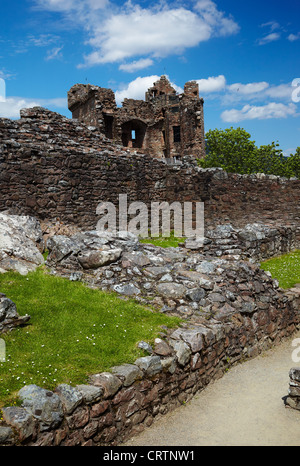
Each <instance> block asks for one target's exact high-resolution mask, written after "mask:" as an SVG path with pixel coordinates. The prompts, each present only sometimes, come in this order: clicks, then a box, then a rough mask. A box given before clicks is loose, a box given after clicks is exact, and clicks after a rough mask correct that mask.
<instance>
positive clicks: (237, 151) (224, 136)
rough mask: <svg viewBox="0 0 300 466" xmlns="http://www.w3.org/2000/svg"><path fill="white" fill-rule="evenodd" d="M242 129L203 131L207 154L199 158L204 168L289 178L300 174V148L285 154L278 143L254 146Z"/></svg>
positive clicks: (248, 135)
mask: <svg viewBox="0 0 300 466" xmlns="http://www.w3.org/2000/svg"><path fill="white" fill-rule="evenodd" d="M250 138H251V135H250V134H249V133H248V132H247V131H245V130H244V129H243V128H236V129H234V128H232V127H231V128H227V129H225V130H219V129H213V130H209V131H208V132H207V133H206V156H205V157H204V159H201V160H199V165H200V166H201V167H203V168H209V167H220V168H223V170H226V171H227V172H231V173H240V174H251V173H265V174H269V175H271V174H272V175H277V176H285V177H288V178H290V177H292V176H296V177H297V178H299V176H300V147H298V148H297V150H296V153H295V154H291V155H290V157H284V155H283V153H282V151H281V150H280V149H279V144H278V143H275V142H272V143H271V144H267V145H262V146H260V147H257V146H256V144H255V141H252V140H251V139H250Z"/></svg>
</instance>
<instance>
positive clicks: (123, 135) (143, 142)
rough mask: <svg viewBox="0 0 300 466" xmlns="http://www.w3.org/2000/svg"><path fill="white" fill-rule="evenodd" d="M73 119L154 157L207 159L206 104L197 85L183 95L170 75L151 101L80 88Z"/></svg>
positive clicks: (71, 97) (150, 94)
mask: <svg viewBox="0 0 300 466" xmlns="http://www.w3.org/2000/svg"><path fill="white" fill-rule="evenodd" d="M68 107H69V110H70V111H71V112H72V117H73V118H76V119H78V120H79V121H80V122H83V123H86V124H88V125H92V126H96V127H97V128H98V129H99V130H100V132H101V133H102V134H103V135H104V136H106V137H107V138H108V139H110V140H111V141H112V142H113V143H115V144H118V145H121V146H123V147H126V148H128V149H129V150H130V151H131V150H136V149H142V151H143V152H144V153H146V154H148V155H150V156H152V157H156V158H165V159H173V160H174V159H176V160H177V159H181V158H182V157H183V156H194V157H197V158H202V157H204V155H205V142H204V118H203V99H202V98H199V88H198V84H197V82H196V81H190V82H187V83H186V84H185V86H184V92H183V93H182V94H177V93H176V90H175V89H174V88H173V87H172V86H171V84H170V82H169V80H168V79H167V78H166V76H161V78H160V79H159V80H158V81H156V82H155V83H154V84H153V86H152V87H151V88H150V89H148V91H147V92H146V94H145V100H135V99H124V102H123V103H122V107H118V106H117V104H116V99H115V94H114V92H113V91H112V90H111V89H105V88H101V87H98V86H93V85H90V84H75V85H74V86H73V87H72V88H71V89H70V91H69V92H68Z"/></svg>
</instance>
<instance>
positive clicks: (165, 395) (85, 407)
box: [0, 231, 300, 446]
mask: <svg viewBox="0 0 300 466" xmlns="http://www.w3.org/2000/svg"><path fill="white" fill-rule="evenodd" d="M47 247H48V249H49V251H50V253H49V256H48V259H47V266H48V267H49V268H50V269H51V270H52V273H56V274H59V275H61V276H64V277H68V278H69V279H70V280H82V281H83V282H85V283H87V284H89V285H91V286H93V287H97V288H102V289H104V290H105V289H106V290H109V291H114V292H116V293H119V294H120V295H121V296H122V297H123V298H125V299H126V297H133V296H134V297H135V299H137V300H138V301H140V302H141V303H145V304H148V305H149V303H151V305H152V306H154V307H157V309H159V310H160V312H168V313H169V314H174V315H179V316H181V317H182V319H183V321H182V325H181V327H179V328H177V329H173V330H170V329H169V330H166V331H165V332H162V333H161V335H160V336H159V338H156V340H155V342H154V344H153V346H150V345H149V343H146V342H140V343H139V346H140V347H141V348H143V349H144V350H145V352H146V353H145V356H143V357H140V358H138V359H137V360H135V361H133V362H128V363H127V364H122V365H121V366H115V367H112V368H111V369H110V371H108V372H103V373H96V374H93V375H91V376H90V377H89V379H88V380H87V382H86V384H81V385H77V386H71V385H68V384H60V385H58V386H57V387H56V388H55V389H54V391H51V390H47V389H46V388H42V387H38V386H36V385H27V386H24V387H23V388H22V389H21V390H20V391H19V398H20V400H21V406H17V407H16V406H8V407H5V408H3V409H2V418H3V419H2V422H1V423H0V444H1V445H35V446H57V445H61V446H79V445H80V446H99V445H104V446H109V445H121V444H122V442H124V441H125V440H126V439H128V438H129V437H131V436H132V435H134V434H136V433H138V432H141V431H142V430H143V429H145V428H147V427H148V426H150V425H151V424H152V423H153V422H154V421H155V420H157V419H159V418H160V416H162V415H164V414H165V413H167V412H169V411H170V410H172V409H174V408H176V407H177V406H179V405H180V404H181V403H185V402H187V401H189V400H190V399H191V398H192V397H193V396H194V395H195V394H196V393H197V392H198V391H199V390H202V389H204V388H205V387H206V386H207V385H208V384H209V383H210V382H211V381H212V380H215V379H217V378H219V377H221V376H222V375H223V374H224V372H225V371H226V370H228V369H229V368H230V367H231V366H232V365H234V364H236V363H238V362H241V361H243V360H245V359H247V358H251V357H255V356H257V355H258V354H259V353H261V352H262V351H264V350H266V349H268V348H271V347H273V346H274V345H276V344H278V343H279V342H280V341H281V340H282V339H283V338H285V337H288V336H290V335H292V334H293V333H294V332H295V331H296V330H297V329H299V326H300V313H299V305H300V289H299V288H298V289H297V288H295V289H293V290H289V291H283V290H282V289H280V288H279V286H278V283H277V281H276V280H273V279H272V277H271V276H270V274H268V273H266V272H264V271H263V270H261V269H260V268H259V266H258V265H257V264H255V263H251V262H249V261H245V260H243V259H242V258H240V259H237V258H234V257H231V258H229V257H227V258H226V256H223V257H219V258H216V257H214V258H212V257H209V256H206V255H205V254H203V253H201V252H200V251H198V250H196V251H195V250H190V251H189V250H187V249H186V248H171V249H164V248H159V247H156V246H153V245H145V244H141V243H140V242H139V241H138V239H137V238H136V237H134V235H132V234H129V233H127V232H126V233H120V234H118V235H117V236H116V235H114V234H109V233H101V232H98V231H87V232H77V233H75V234H74V235H71V236H66V235H55V236H52V237H51V238H49V239H48V243H47Z"/></svg>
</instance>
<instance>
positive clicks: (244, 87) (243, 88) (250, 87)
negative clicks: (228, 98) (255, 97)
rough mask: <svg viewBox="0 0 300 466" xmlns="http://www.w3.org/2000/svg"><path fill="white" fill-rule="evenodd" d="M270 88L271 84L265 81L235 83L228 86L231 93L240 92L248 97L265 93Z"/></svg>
mask: <svg viewBox="0 0 300 466" xmlns="http://www.w3.org/2000/svg"><path fill="white" fill-rule="evenodd" d="M268 87H269V83H267V82H265V81H261V82H254V83H248V84H241V83H234V84H230V85H229V86H227V89H229V91H231V92H238V93H239V94H243V95H248V94H253V93H257V92H261V91H264V90H265V89H267V88H268Z"/></svg>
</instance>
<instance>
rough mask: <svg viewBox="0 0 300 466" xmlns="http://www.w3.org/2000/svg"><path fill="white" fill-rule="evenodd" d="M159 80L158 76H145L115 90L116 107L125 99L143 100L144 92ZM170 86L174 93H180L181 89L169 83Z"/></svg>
mask: <svg viewBox="0 0 300 466" xmlns="http://www.w3.org/2000/svg"><path fill="white" fill-rule="evenodd" d="M158 79H160V76H157V75H152V76H145V77H143V78H141V77H138V78H136V79H134V80H133V81H131V82H130V83H129V84H127V86H126V87H124V88H123V89H121V90H117V91H116V92H115V96H116V102H117V104H118V105H120V104H121V102H123V100H124V99H125V98H127V99H137V100H144V99H145V92H146V91H147V90H148V89H149V88H150V87H152V86H153V84H154V83H155V81H157V80H158ZM171 85H172V86H173V87H174V89H175V90H176V92H178V93H182V92H183V89H182V88H181V87H179V86H177V85H176V84H174V83H172V82H171Z"/></svg>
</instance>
